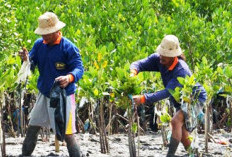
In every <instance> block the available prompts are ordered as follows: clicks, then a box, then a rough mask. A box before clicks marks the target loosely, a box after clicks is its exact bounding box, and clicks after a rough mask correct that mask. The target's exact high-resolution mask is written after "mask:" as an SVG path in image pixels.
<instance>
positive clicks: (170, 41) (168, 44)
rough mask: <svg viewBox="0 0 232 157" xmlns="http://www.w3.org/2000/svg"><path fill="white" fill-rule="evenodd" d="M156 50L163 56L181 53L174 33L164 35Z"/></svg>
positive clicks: (174, 55) (173, 55)
mask: <svg viewBox="0 0 232 157" xmlns="http://www.w3.org/2000/svg"><path fill="white" fill-rule="evenodd" d="M156 51H157V53H159V54H160V55H162V56H165V57H176V56H180V55H181V54H182V51H181V48H180V44H179V40H178V38H177V37H176V36H175V35H166V36H165V37H164V38H163V40H162V41H161V44H160V45H159V46H158V47H157V49H156Z"/></svg>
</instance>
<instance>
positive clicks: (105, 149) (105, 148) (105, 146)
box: [99, 98, 109, 154]
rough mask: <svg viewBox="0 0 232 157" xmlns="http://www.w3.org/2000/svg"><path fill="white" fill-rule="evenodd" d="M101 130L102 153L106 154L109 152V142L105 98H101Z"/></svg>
mask: <svg viewBox="0 0 232 157" xmlns="http://www.w3.org/2000/svg"><path fill="white" fill-rule="evenodd" d="M99 103H100V104H99V105H100V107H99V110H100V112H99V113H100V115H99V132H100V145H101V153H103V154H106V153H109V144H108V140H107V136H106V127H105V118H104V109H103V107H104V106H103V105H104V104H103V103H104V100H103V98H102V99H100V100H99Z"/></svg>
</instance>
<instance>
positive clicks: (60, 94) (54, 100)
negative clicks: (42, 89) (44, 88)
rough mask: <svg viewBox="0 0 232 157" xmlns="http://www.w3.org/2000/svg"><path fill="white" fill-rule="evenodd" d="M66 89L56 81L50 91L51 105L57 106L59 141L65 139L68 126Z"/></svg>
mask: <svg viewBox="0 0 232 157" xmlns="http://www.w3.org/2000/svg"><path fill="white" fill-rule="evenodd" d="M66 98H67V96H66V91H65V89H63V88H61V87H60V85H59V82H54V84H53V86H52V88H51V91H50V107H52V108H55V113H54V114H55V115H54V116H55V129H56V137H57V139H58V140H59V141H63V140H64V136H65V128H66Z"/></svg>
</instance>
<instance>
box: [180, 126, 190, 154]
mask: <svg viewBox="0 0 232 157" xmlns="http://www.w3.org/2000/svg"><path fill="white" fill-rule="evenodd" d="M188 137H189V132H188V131H187V130H186V128H185V126H183V127H182V138H181V143H183V145H184V148H185V150H187V149H188V148H189V147H190V145H191V141H190V139H189V138H188Z"/></svg>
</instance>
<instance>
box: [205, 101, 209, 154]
mask: <svg viewBox="0 0 232 157" xmlns="http://www.w3.org/2000/svg"><path fill="white" fill-rule="evenodd" d="M208 129H209V107H208V104H206V105H205V152H206V153H208Z"/></svg>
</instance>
